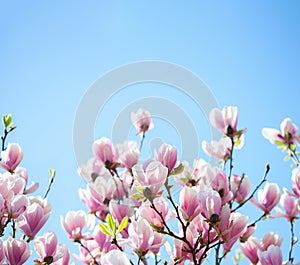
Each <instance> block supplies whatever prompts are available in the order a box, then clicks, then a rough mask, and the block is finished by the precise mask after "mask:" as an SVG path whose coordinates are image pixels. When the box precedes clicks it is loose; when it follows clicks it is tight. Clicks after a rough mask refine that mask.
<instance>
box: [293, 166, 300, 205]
mask: <svg viewBox="0 0 300 265" xmlns="http://www.w3.org/2000/svg"><path fill="white" fill-rule="evenodd" d="M292 185H293V188H292V189H293V192H294V194H295V195H296V196H297V197H298V198H299V199H300V170H299V168H295V169H293V172H292Z"/></svg>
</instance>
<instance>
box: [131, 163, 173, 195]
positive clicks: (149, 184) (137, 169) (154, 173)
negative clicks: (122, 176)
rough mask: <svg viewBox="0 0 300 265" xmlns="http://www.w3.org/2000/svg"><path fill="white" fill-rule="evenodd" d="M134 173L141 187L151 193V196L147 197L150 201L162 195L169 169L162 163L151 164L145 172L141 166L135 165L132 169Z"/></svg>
mask: <svg viewBox="0 0 300 265" xmlns="http://www.w3.org/2000/svg"><path fill="white" fill-rule="evenodd" d="M132 173H133V176H134V177H135V178H136V180H137V182H138V183H139V185H140V186H141V187H142V188H144V189H147V190H148V191H149V194H147V195H145V196H147V197H148V198H149V199H154V197H155V196H157V195H161V194H162V191H160V189H161V188H162V187H163V185H164V183H165V181H166V179H167V176H168V169H167V168H166V167H164V166H163V165H162V164H161V163H160V162H157V161H154V162H151V163H150V164H148V165H147V167H146V169H145V170H144V169H143V167H142V166H141V165H135V166H134V167H133V168H132ZM150 193H151V194H150ZM150 197H151V198H150ZM152 197H153V198H152Z"/></svg>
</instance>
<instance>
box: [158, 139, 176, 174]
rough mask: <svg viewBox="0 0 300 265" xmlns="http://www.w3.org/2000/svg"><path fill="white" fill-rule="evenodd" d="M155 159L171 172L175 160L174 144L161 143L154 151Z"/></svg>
mask: <svg viewBox="0 0 300 265" xmlns="http://www.w3.org/2000/svg"><path fill="white" fill-rule="evenodd" d="M154 157H155V159H156V160H157V161H159V162H160V163H162V164H163V165H164V166H166V167H167V168H168V170H169V172H171V171H172V170H173V168H174V167H175V164H176V161H177V150H176V147H175V146H171V145H168V144H162V145H161V146H160V148H159V150H158V151H155V155H154Z"/></svg>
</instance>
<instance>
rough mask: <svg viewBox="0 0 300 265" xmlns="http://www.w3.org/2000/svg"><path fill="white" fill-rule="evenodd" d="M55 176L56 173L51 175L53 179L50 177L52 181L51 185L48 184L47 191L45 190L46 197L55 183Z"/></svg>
mask: <svg viewBox="0 0 300 265" xmlns="http://www.w3.org/2000/svg"><path fill="white" fill-rule="evenodd" d="M54 178H55V174H54V175H53V176H52V177H51V179H50V181H49V185H48V188H47V190H46V192H45V195H44V199H46V198H47V196H48V193H49V191H50V189H51V186H52V184H53V182H54Z"/></svg>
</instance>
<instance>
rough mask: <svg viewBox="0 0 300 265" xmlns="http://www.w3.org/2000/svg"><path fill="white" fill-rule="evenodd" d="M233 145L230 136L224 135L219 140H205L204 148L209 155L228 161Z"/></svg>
mask: <svg viewBox="0 0 300 265" xmlns="http://www.w3.org/2000/svg"><path fill="white" fill-rule="evenodd" d="M231 145H232V144H231V140H230V138H228V137H222V138H221V139H220V140H219V141H211V143H208V142H207V141H203V142H202V149H203V151H204V152H205V153H206V154H207V155H209V156H212V157H216V158H218V159H222V160H225V161H226V160H227V159H228V158H229V156H230V150H231Z"/></svg>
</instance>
